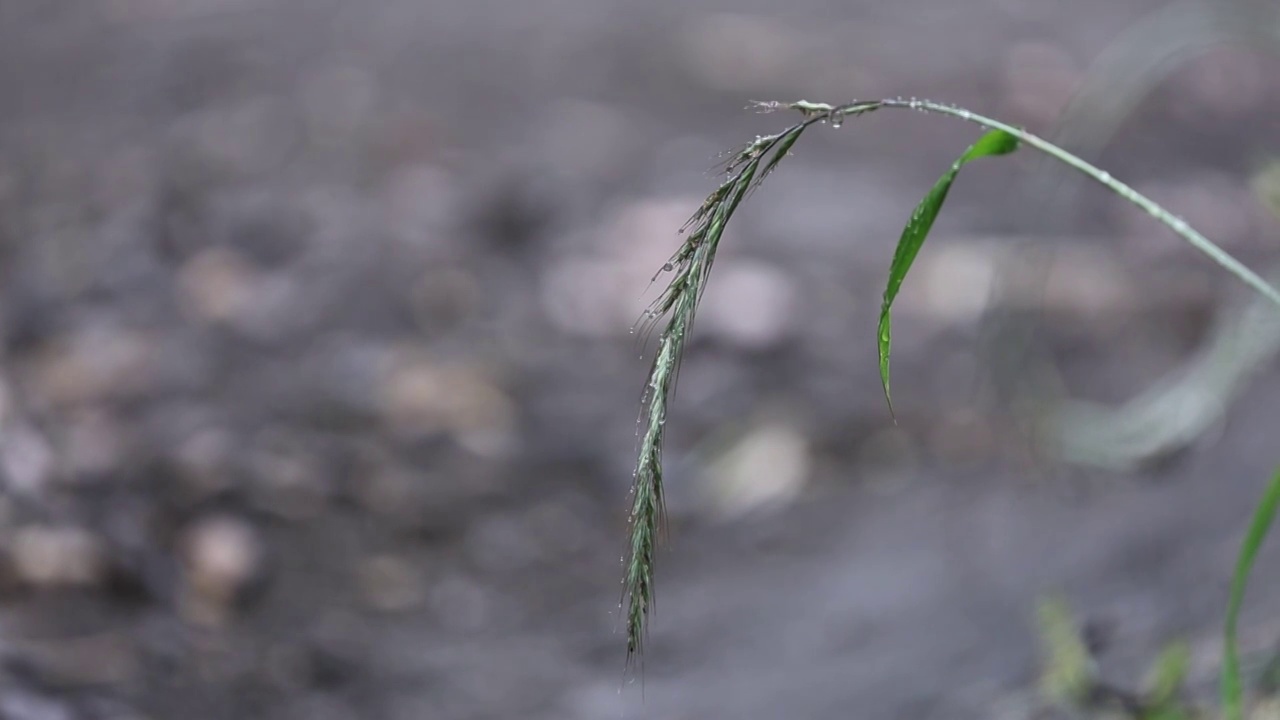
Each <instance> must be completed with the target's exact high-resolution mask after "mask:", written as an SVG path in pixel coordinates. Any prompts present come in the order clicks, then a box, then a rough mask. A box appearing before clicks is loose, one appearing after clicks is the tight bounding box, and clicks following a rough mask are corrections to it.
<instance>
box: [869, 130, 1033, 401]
mask: <svg viewBox="0 0 1280 720" xmlns="http://www.w3.org/2000/svg"><path fill="white" fill-rule="evenodd" d="M1017 149H1018V138H1017V137H1015V136H1014V135H1012V134H1010V133H1007V132H1005V131H1003V130H991V131H989V132H987V133H986V134H985V135H983V136H982V137H981V138H979V139H978V141H977V142H975V143H974V144H973V145H971V146H970V147H969V149H968V150H966V151H965V153H964V154H963V155H961V156H960V157H959V159H957V160H956V161H955V162H954V163H952V164H951V168H950V169H949V170H947V172H946V173H945V174H944V175H943V176H942V177H941V178H939V179H938V182H937V183H935V184H934V186H933V189H931V190H930V191H929V194H928V195H925V196H924V200H921V201H920V204H919V205H917V206H916V209H915V211H914V212H912V213H911V219H910V220H908V221H907V226H906V227H905V228H903V229H902V237H901V238H899V239H898V248H897V250H895V251H894V253H893V263H892V264H891V265H890V266H889V284H888V287H886V288H885V291H884V303H883V304H882V305H881V306H880V325H879V327H878V328H877V336H878V339H879V348H880V382H881V384H882V385H884V399H885V401H886V402H888V403H889V413H890V414H891V415H892V414H893V400H892V399H891V398H890V396H889V345H890V318H889V309H890V307H892V305H893V300H894V298H896V297H897V295H898V290H899V288H901V287H902V281H903V280H904V279H905V278H906V277H907V271H908V270H910V269H911V263H913V262H914V261H915V259H916V255H917V254H919V252H920V247H921V246H922V245H924V241H925V238H926V237H928V235H929V230H930V228H932V227H933V221H934V220H935V219H937V217H938V212H939V211H940V210H942V203H943V202H945V201H946V199H947V193H949V192H950V191H951V183H953V182H955V179H956V175H958V174H959V173H960V168H961V167H964V165H965V164H966V163H968V162H969V161H971V160H976V159H978V158H981V157H987V156H988V155H1006V154H1008V153H1011V152H1013V151H1014V150H1017Z"/></svg>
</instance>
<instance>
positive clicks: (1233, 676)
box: [1222, 470, 1280, 720]
mask: <svg viewBox="0 0 1280 720" xmlns="http://www.w3.org/2000/svg"><path fill="white" fill-rule="evenodd" d="M1277 506H1280V470H1277V471H1276V474H1275V477H1273V478H1272V479H1271V483H1270V484H1269V485H1268V486H1267V490H1266V492H1265V493H1263V495H1262V501H1261V502H1259V503H1258V507H1257V509H1255V510H1254V511H1253V520H1251V521H1250V522H1249V531H1248V533H1246V534H1245V537H1244V544H1243V545H1241V546H1240V555H1239V557H1238V558H1237V559H1236V571H1235V575H1234V576H1233V577H1232V578H1231V595H1230V597H1229V599H1228V600H1227V622H1226V628H1225V630H1224V633H1223V635H1224V636H1223V652H1222V654H1223V659H1222V712H1223V716H1224V717H1225V718H1226V720H1243V717H1244V716H1243V714H1242V710H1241V705H1242V704H1243V703H1242V696H1243V694H1244V693H1243V690H1242V689H1241V688H1242V686H1241V683H1240V649H1239V647H1238V646H1237V644H1236V626H1237V624H1238V623H1239V620H1240V606H1241V605H1242V604H1243V603H1244V590H1245V586H1246V585H1247V584H1248V582H1249V573H1250V572H1251V571H1252V570H1253V560H1254V558H1255V557H1257V555H1258V550H1259V549H1260V548H1261V547H1262V542H1263V540H1265V539H1266V537H1267V531H1268V530H1270V529H1271V521H1272V520H1274V519H1275V516H1276V508H1277Z"/></svg>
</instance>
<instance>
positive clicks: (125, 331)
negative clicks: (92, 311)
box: [23, 317, 153, 406]
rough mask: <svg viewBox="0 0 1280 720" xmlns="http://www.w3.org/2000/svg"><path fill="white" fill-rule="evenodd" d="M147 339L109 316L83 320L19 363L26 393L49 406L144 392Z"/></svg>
mask: <svg viewBox="0 0 1280 720" xmlns="http://www.w3.org/2000/svg"><path fill="white" fill-rule="evenodd" d="M152 344H153V341H152V339H151V338H150V337H148V336H147V335H146V334H145V333H143V332H141V331H138V330H134V329H130V328H127V327H122V326H121V324H120V323H118V322H116V321H114V320H112V319H110V318H93V317H91V318H88V319H86V320H85V321H83V322H82V323H81V325H80V326H79V327H78V328H77V329H75V330H73V331H71V332H69V333H67V334H65V335H63V336H61V337H59V338H58V339H56V340H54V341H53V342H51V343H49V344H48V345H47V346H46V347H45V348H44V349H43V350H41V351H39V352H38V353H36V355H35V356H34V357H32V358H30V359H29V360H28V361H27V362H24V363H23V367H24V372H23V374H24V375H26V374H28V373H29V374H30V376H31V382H32V384H33V388H32V390H33V391H34V394H35V395H36V396H37V397H38V399H39V400H40V401H42V402H47V403H50V404H52V405H54V406H83V405H87V404H91V403H96V402H101V401H103V400H107V399H112V398H128V397H131V396H134V395H138V394H141V393H144V392H145V391H146V390H147V389H148V388H149V380H150V377H151V373H152V372H153V367H152V355H151V349H152Z"/></svg>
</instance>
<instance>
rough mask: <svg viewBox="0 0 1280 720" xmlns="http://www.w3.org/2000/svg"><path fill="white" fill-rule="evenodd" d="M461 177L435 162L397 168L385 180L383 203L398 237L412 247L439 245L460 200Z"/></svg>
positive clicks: (388, 220) (390, 224) (390, 223)
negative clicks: (454, 176)
mask: <svg viewBox="0 0 1280 720" xmlns="http://www.w3.org/2000/svg"><path fill="white" fill-rule="evenodd" d="M456 184H457V181H456V180H455V179H454V178H453V177H452V176H451V175H450V174H449V173H448V172H446V171H445V170H444V169H442V168H440V167H437V166H434V165H426V164H421V165H410V166H407V167H401V168H397V169H396V170H395V171H394V172H392V173H391V175H390V176H389V177H388V178H387V179H386V180H385V184H384V185H383V187H382V191H381V198H380V199H381V204H382V207H383V208H384V209H385V213H386V215H385V217H386V221H387V223H388V225H389V226H390V228H391V230H392V232H393V233H395V235H396V237H398V238H399V239H400V241H401V242H402V243H404V244H405V245H407V246H409V247H432V248H433V247H436V246H437V245H438V244H439V238H440V235H441V234H442V233H443V232H444V231H445V229H446V228H447V227H448V225H449V223H451V222H454V221H456V220H457V218H455V217H454V216H453V213H454V212H455V208H456V206H457V204H458V197H457V195H458V193H457V189H456Z"/></svg>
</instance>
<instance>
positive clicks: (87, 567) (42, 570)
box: [9, 525, 108, 588]
mask: <svg viewBox="0 0 1280 720" xmlns="http://www.w3.org/2000/svg"><path fill="white" fill-rule="evenodd" d="M9 555H10V559H11V561H12V562H13V566H14V571H15V573H16V574H17V577H18V579H19V581H21V582H23V583H25V584H27V585H31V586H34V587H37V588H51V587H76V586H80V587H83V586H91V585H96V584H98V583H100V582H101V581H102V580H103V579H104V578H105V577H106V573H107V562H108V554H107V550H106V548H105V547H104V546H103V543H102V541H101V540H100V539H99V538H98V537H97V536H95V535H93V534H91V533H90V532H88V531H87V530H84V529H82V528H76V527H67V526H55V525H27V526H25V527H22V528H19V529H17V530H16V531H15V532H14V533H13V536H12V538H11V540H10V546H9Z"/></svg>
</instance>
